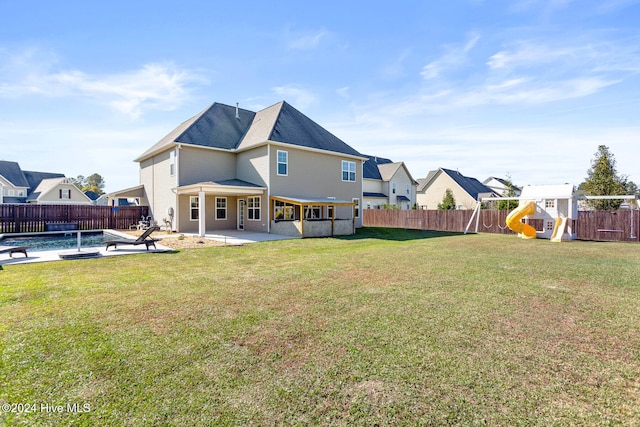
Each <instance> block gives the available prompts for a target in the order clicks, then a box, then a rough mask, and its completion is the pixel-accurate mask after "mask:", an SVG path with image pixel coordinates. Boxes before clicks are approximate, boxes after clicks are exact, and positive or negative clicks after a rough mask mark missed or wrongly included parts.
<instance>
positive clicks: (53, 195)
mask: <svg viewBox="0 0 640 427" xmlns="http://www.w3.org/2000/svg"><path fill="white" fill-rule="evenodd" d="M63 189H64V190H69V194H70V198H68V199H63V198H61V197H60V190H63ZM38 203H73V204H84V205H86V204H91V202H90V201H89V200H87V197H86V196H85V195H84V194H82V192H81V191H80V190H79V189H78V187H76V186H75V185H73V184H58V185H57V186H55V187H54V188H52V189H51V190H49V191H48V192H47V193H45V194H41V195H40V197H38Z"/></svg>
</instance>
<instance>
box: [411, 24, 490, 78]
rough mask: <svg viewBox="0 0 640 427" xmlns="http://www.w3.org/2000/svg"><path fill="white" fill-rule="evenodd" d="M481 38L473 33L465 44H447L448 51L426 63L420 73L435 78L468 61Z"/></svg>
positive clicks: (425, 76)
mask: <svg viewBox="0 0 640 427" xmlns="http://www.w3.org/2000/svg"><path fill="white" fill-rule="evenodd" d="M478 40H480V36H479V35H477V34H475V35H472V36H471V37H470V38H469V40H468V41H467V43H466V44H465V45H464V46H451V45H449V46H446V51H445V53H444V54H442V55H441V56H440V57H439V58H438V59H436V60H435V61H431V62H430V63H428V64H427V65H425V66H424V67H423V69H422V72H421V73H420V75H421V76H422V77H423V78H425V79H435V78H437V77H440V75H441V74H442V73H443V72H445V71H448V70H450V69H453V68H457V67H459V66H461V65H464V64H465V63H467V60H468V54H469V52H470V51H471V50H472V49H473V48H474V46H475V45H476V44H477V43H478Z"/></svg>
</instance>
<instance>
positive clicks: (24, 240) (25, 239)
mask: <svg viewBox="0 0 640 427" xmlns="http://www.w3.org/2000/svg"><path fill="white" fill-rule="evenodd" d="M114 237H116V236H114V235H113V234H109V233H105V232H103V231H83V232H82V233H81V237H80V245H81V246H82V247H83V248H97V247H100V246H104V242H105V241H106V240H110V239H113V238H114ZM0 245H2V246H28V247H29V248H30V249H31V250H32V251H50V250H58V249H60V250H63V249H75V248H77V247H78V236H77V233H76V232H69V231H67V232H60V233H38V234H29V235H20V236H17V235H16V236H7V235H5V236H4V237H3V238H1V239H0Z"/></svg>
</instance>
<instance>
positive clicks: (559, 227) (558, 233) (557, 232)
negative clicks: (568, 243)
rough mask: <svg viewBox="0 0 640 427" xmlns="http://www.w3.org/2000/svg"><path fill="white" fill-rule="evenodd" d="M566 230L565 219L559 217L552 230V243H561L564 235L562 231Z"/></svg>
mask: <svg viewBox="0 0 640 427" xmlns="http://www.w3.org/2000/svg"><path fill="white" fill-rule="evenodd" d="M566 228H567V217H564V216H563V217H560V218H558V219H556V226H555V228H554V229H553V234H552V235H551V241H552V242H562V236H563V235H564V230H565V229H566Z"/></svg>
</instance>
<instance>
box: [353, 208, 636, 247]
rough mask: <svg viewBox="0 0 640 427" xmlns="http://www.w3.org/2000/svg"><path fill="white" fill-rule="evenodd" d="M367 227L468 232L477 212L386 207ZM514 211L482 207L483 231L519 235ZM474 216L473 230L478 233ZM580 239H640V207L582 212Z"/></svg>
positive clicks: (366, 216) (366, 218)
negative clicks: (509, 223) (511, 218)
mask: <svg viewBox="0 0 640 427" xmlns="http://www.w3.org/2000/svg"><path fill="white" fill-rule="evenodd" d="M362 212H363V218H362V220H363V225H364V226H365V227H391V228H408V229H415V230H436V231H450V232H464V231H465V229H466V227H467V224H468V223H469V220H470V219H471V215H472V214H473V211H471V210H450V211H440V210H385V209H365V210H363V211H362ZM509 212H510V211H497V210H481V211H480V219H479V222H478V232H480V233H500V234H515V233H514V232H513V231H511V230H510V229H509V228H507V227H506V225H505V222H506V219H507V215H508V214H509ZM530 223H531V225H532V226H534V227H535V228H536V229H538V230H542V226H543V225H542V220H531V221H530ZM475 226H476V219H475V218H474V219H473V222H472V224H471V227H469V231H470V232H475ZM574 226H575V227H576V234H577V238H578V239H579V240H600V241H626V242H638V241H640V237H639V234H640V233H639V230H638V229H639V228H640V212H639V211H638V210H617V211H580V212H578V219H577V220H574Z"/></svg>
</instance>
